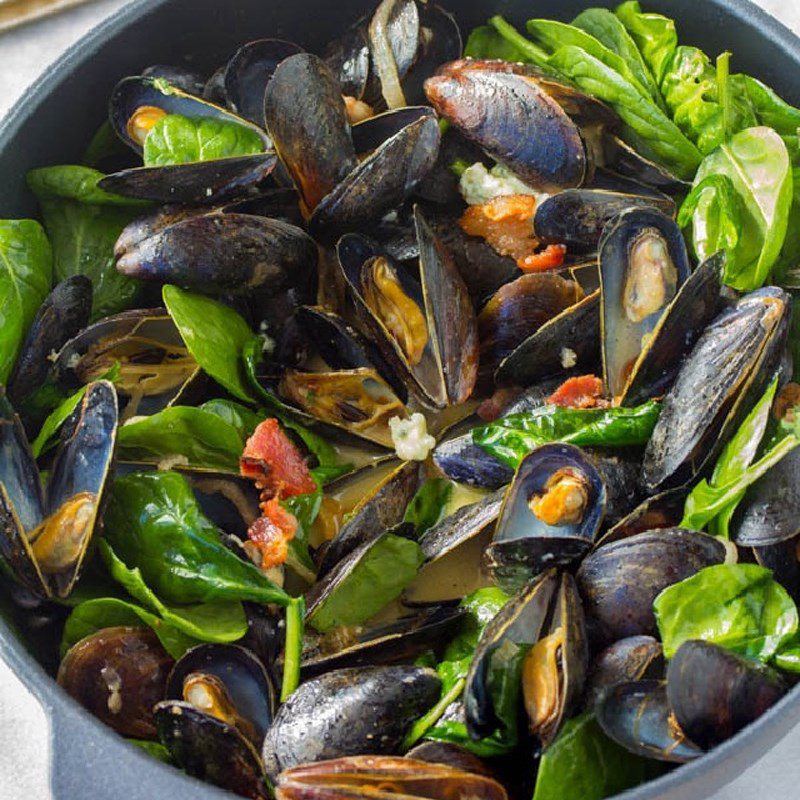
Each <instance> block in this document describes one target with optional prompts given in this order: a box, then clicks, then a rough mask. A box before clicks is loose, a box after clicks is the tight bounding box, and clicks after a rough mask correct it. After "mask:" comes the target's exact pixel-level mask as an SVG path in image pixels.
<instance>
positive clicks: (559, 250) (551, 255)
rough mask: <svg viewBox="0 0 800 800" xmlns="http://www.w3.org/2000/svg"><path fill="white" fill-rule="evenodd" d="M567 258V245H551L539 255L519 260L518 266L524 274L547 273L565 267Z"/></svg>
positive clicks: (535, 254)
mask: <svg viewBox="0 0 800 800" xmlns="http://www.w3.org/2000/svg"><path fill="white" fill-rule="evenodd" d="M566 256H567V247H566V245H563V244H549V245H547V247H545V249H544V250H542V251H541V252H539V253H534V254H533V255H530V256H526V257H525V258H520V259H518V260H517V266H518V267H519V268H520V269H521V270H522V271H523V272H546V271H547V270H549V269H558V268H559V267H561V266H563V264H564V259H565V258H566Z"/></svg>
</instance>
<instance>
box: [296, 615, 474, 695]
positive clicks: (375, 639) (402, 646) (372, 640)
mask: <svg viewBox="0 0 800 800" xmlns="http://www.w3.org/2000/svg"><path fill="white" fill-rule="evenodd" d="M465 617H466V612H465V611H464V610H463V609H460V608H454V607H452V606H434V607H432V608H425V609H422V610H420V611H417V612H415V613H413V614H407V615H404V616H402V617H398V618H397V619H395V620H392V621H391V622H386V623H379V624H377V625H372V626H370V627H367V628H365V629H363V630H358V631H357V632H356V633H355V638H354V640H351V641H345V643H344V645H343V646H341V647H336V648H334V649H330V645H329V644H328V643H327V641H326V638H325V637H321V636H320V637H314V638H311V639H309V640H308V641H307V643H306V645H305V646H304V648H303V661H302V663H301V665H300V669H301V675H302V677H303V679H304V680H305V679H307V678H310V677H313V676H314V675H320V674H322V673H324V672H330V671H331V670H334V669H342V668H344V667H361V666H371V665H380V664H396V663H399V662H406V663H410V662H412V661H413V660H414V659H415V658H416V657H417V656H418V655H419V654H420V653H422V652H424V651H426V650H433V651H440V650H441V649H442V647H443V646H444V644H445V643H446V642H448V641H450V640H451V639H452V638H453V637H454V636H455V634H456V633H457V632H458V630H459V628H460V627H461V625H462V623H463V622H464V619H465ZM337 644H338V643H337Z"/></svg>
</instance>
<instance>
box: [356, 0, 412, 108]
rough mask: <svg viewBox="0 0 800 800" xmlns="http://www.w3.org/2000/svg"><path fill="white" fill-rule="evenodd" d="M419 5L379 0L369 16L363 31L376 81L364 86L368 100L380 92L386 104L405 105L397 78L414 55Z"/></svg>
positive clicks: (407, 68)
mask: <svg viewBox="0 0 800 800" xmlns="http://www.w3.org/2000/svg"><path fill="white" fill-rule="evenodd" d="M419 9H420V7H419V5H418V4H417V3H416V0H382V2H380V3H379V4H378V6H377V8H376V9H375V11H374V13H373V15H372V17H371V18H370V21H369V25H368V27H367V35H368V37H369V47H370V54H371V56H372V61H371V66H372V70H373V72H374V75H375V77H376V78H377V81H374V82H372V84H371V85H370V86H369V87H368V94H367V97H366V99H367V100H368V101H369V102H377V101H378V99H379V96H380V95H379V94H378V92H380V94H381V95H382V96H383V99H384V100H385V102H386V104H387V105H388V106H389V107H390V108H396V107H398V106H403V105H405V97H404V96H403V92H402V87H401V86H400V81H401V80H402V78H403V77H405V75H406V73H407V72H408V71H409V69H411V66H412V65H413V63H414V61H415V59H416V57H417V49H418V47H419V39H420V20H419V17H420V10H419Z"/></svg>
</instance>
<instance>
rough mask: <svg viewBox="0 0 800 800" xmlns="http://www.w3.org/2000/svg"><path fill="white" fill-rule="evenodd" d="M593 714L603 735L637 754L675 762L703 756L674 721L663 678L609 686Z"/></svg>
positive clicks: (682, 762)
mask: <svg viewBox="0 0 800 800" xmlns="http://www.w3.org/2000/svg"><path fill="white" fill-rule="evenodd" d="M595 713H596V714H597V721H598V722H599V723H600V726H601V727H602V729H603V731H604V732H605V734H606V735H607V736H608V737H609V738H610V739H613V740H614V741H615V742H616V743H617V744H619V745H621V746H622V747H624V748H625V749H626V750H630V752H632V753H635V754H636V755H639V756H644V757H645V758H653V759H657V760H658V761H668V762H672V763H675V764H685V763H686V762H687V761H692V760H693V759H695V758H699V757H700V756H701V755H703V751H702V750H701V749H700V748H699V747H698V746H697V745H696V744H694V743H693V742H692V741H690V740H689V739H688V738H687V736H686V734H685V733H684V732H683V731H682V730H681V729H680V728H679V727H678V725H677V723H676V722H675V719H674V717H673V715H672V709H671V708H670V706H669V701H668V700H667V689H666V685H665V683H664V682H663V681H657V680H640V681H631V682H628V683H620V684H617V685H616V686H612V687H611V688H610V689H608V690H607V691H606V692H605V693H604V694H603V696H602V697H601V698H600V700H599V701H598V702H597V705H596V706H595Z"/></svg>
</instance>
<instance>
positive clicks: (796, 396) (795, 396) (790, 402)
mask: <svg viewBox="0 0 800 800" xmlns="http://www.w3.org/2000/svg"><path fill="white" fill-rule="evenodd" d="M797 406H800V385H798V384H796V383H787V384H786V386H784V387H783V388H782V389H781V390H780V391H779V392H778V396H777V397H776V398H775V402H774V403H773V406H772V413H773V414H774V415H775V419H779V420H784V419H785V420H786V421H787V422H788V423H790V424H791V423H794V417H795V408H797Z"/></svg>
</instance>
